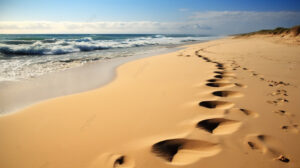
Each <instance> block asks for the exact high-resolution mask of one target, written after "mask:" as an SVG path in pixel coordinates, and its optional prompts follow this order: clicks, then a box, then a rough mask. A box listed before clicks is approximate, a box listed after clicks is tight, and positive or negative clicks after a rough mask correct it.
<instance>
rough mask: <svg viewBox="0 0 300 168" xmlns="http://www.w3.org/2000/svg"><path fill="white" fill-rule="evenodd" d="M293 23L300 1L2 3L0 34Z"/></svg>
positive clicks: (223, 29) (183, 30)
mask: <svg viewBox="0 0 300 168" xmlns="http://www.w3.org/2000/svg"><path fill="white" fill-rule="evenodd" d="M294 25H300V0H0V34H5V33H18V34H19V33H151V34H152V33H153V34H155V33H164V34H165V33H167V34H172V33H176V34H177V33H178V34H207V35H227V34H236V33H244V32H250V31H256V30H260V29H271V28H275V27H291V26H294Z"/></svg>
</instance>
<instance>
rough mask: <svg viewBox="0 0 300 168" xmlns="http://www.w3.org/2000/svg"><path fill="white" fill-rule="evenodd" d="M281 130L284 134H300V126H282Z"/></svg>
mask: <svg viewBox="0 0 300 168" xmlns="http://www.w3.org/2000/svg"><path fill="white" fill-rule="evenodd" d="M281 129H282V130H283V131H284V132H292V133H298V132H299V130H298V124H293V125H291V126H288V125H283V126H281Z"/></svg>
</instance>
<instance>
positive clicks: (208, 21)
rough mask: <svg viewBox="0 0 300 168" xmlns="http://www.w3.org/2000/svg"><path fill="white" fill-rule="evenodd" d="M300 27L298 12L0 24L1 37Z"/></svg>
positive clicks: (206, 31)
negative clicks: (173, 19)
mask: <svg viewBox="0 0 300 168" xmlns="http://www.w3.org/2000/svg"><path fill="white" fill-rule="evenodd" d="M296 24H300V12H288V11H283V12H249V11H207V12H195V13H194V14H193V15H191V16H189V17H188V18H187V20H186V21H182V22H153V21H133V22H68V21H61V22H53V21H22V22H12V21H1V22H0V33H191V34H192V33H201V34H232V33H241V32H249V31H254V30H259V29H263V28H274V27H277V26H287V27H289V26H293V25H296Z"/></svg>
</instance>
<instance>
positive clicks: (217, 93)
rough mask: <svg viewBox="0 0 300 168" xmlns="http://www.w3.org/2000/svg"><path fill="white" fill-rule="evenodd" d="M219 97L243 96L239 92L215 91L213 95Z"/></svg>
mask: <svg viewBox="0 0 300 168" xmlns="http://www.w3.org/2000/svg"><path fill="white" fill-rule="evenodd" d="M212 94H213V95H215V96H219V97H242V96H243V94H242V93H240V92H237V91H215V92H213V93H212Z"/></svg>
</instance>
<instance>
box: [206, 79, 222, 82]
mask: <svg viewBox="0 0 300 168" xmlns="http://www.w3.org/2000/svg"><path fill="white" fill-rule="evenodd" d="M220 81H223V79H208V80H207V82H220Z"/></svg>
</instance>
